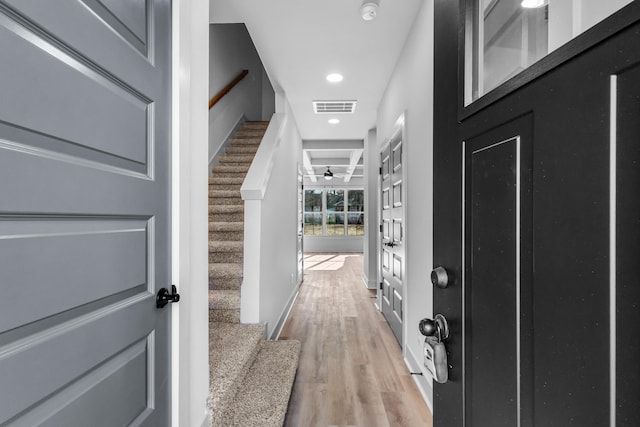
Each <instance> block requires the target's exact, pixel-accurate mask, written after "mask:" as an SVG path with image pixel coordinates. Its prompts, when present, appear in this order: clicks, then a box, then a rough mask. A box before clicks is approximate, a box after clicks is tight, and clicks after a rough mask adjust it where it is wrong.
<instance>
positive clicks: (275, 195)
mask: <svg viewBox="0 0 640 427" xmlns="http://www.w3.org/2000/svg"><path fill="white" fill-rule="evenodd" d="M288 116H289V119H288V120H287V127H286V129H285V131H284V134H283V138H282V141H281V142H280V147H279V149H278V151H277V153H275V155H276V157H275V159H274V165H273V166H274V167H273V171H272V173H271V179H270V180H269V186H268V187H267V192H266V193H265V197H264V199H263V201H262V218H261V221H262V224H261V228H262V237H261V242H262V248H261V249H262V250H261V265H260V271H261V274H260V282H261V286H260V321H261V322H267V333H268V334H269V335H273V334H274V333H276V332H277V330H276V329H277V328H278V327H279V326H280V323H281V322H282V321H283V320H284V319H283V318H284V316H285V315H286V311H288V305H289V304H290V303H291V302H293V301H292V298H293V297H294V296H295V294H296V293H297V290H298V283H297V271H298V250H297V236H298V225H297V224H298V171H297V165H298V159H299V158H300V157H301V155H302V139H301V138H300V134H299V133H298V129H297V127H296V125H295V120H294V119H293V115H292V114H291V111H288Z"/></svg>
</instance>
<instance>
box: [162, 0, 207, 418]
mask: <svg viewBox="0 0 640 427" xmlns="http://www.w3.org/2000/svg"><path fill="white" fill-rule="evenodd" d="M172 14H173V15H172V21H173V22H172V27H173V40H172V42H173V46H172V49H173V52H172V54H173V55H172V56H173V60H172V61H173V62H172V77H173V82H172V86H173V88H172V98H173V101H172V200H171V203H172V232H171V234H172V276H173V277H172V283H174V284H175V285H176V286H177V287H178V291H179V292H180V295H181V298H180V303H179V304H171V315H172V355H171V357H172V378H171V381H172V384H171V386H172V402H173V404H172V408H171V413H172V419H171V425H173V426H174V427H178V426H190V427H192V426H196V427H197V426H202V425H205V424H207V425H208V418H207V414H206V412H205V411H206V409H205V408H206V402H207V397H208V395H209V374H208V370H209V351H208V350H209V339H208V338H209V322H208V318H209V309H208V303H207V300H208V298H207V295H208V267H207V265H208V259H207V256H208V237H207V236H208V232H207V230H208V229H207V224H208V221H207V204H208V200H207V185H208V183H207V111H206V110H205V109H204V108H202V106H203V105H206V103H207V101H208V98H207V88H208V79H209V76H208V65H209V64H208V59H207V58H208V52H209V38H208V32H209V22H208V18H209V2H192V1H189V0H174V2H173V7H172Z"/></svg>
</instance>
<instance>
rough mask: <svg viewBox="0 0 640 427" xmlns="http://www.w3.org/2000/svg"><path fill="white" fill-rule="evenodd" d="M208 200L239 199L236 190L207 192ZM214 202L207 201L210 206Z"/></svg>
mask: <svg viewBox="0 0 640 427" xmlns="http://www.w3.org/2000/svg"><path fill="white" fill-rule="evenodd" d="M209 197H210V198H214V199H217V198H238V197H240V192H239V191H237V190H209ZM214 202H215V200H209V203H210V204H213V203H214Z"/></svg>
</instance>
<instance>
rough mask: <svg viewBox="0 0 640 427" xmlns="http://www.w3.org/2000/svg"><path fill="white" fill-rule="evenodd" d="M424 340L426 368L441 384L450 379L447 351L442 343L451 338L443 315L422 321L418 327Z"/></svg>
mask: <svg viewBox="0 0 640 427" xmlns="http://www.w3.org/2000/svg"><path fill="white" fill-rule="evenodd" d="M418 328H419V329H420V333H421V334H422V335H424V336H425V339H424V366H425V368H427V370H428V371H429V372H430V373H431V375H432V376H433V379H434V380H435V381H436V382H439V383H446V382H447V381H448V379H449V365H448V362H447V349H446V348H445V346H444V343H443V342H442V341H444V340H446V339H447V338H449V325H448V324H447V319H445V317H444V316H443V315H442V314H436V315H435V317H434V318H433V320H431V319H422V320H421V321H420V323H419V325H418Z"/></svg>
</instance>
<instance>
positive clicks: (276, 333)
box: [270, 285, 300, 340]
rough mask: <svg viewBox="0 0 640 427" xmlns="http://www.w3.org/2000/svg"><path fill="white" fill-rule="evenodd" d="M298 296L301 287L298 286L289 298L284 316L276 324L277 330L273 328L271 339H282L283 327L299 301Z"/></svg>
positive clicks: (283, 312)
mask: <svg viewBox="0 0 640 427" xmlns="http://www.w3.org/2000/svg"><path fill="white" fill-rule="evenodd" d="M298 295H300V285H296V287H295V289H294V290H293V293H292V294H291V296H290V297H289V301H287V305H286V306H285V307H284V310H283V311H282V314H281V315H280V318H279V319H278V322H277V323H276V326H275V328H273V332H272V333H271V338H270V339H272V340H277V339H278V338H280V332H282V327H283V326H284V324H285V322H286V321H287V319H288V318H289V314H290V313H291V309H292V308H293V304H294V303H295V302H296V300H297V299H298Z"/></svg>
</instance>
